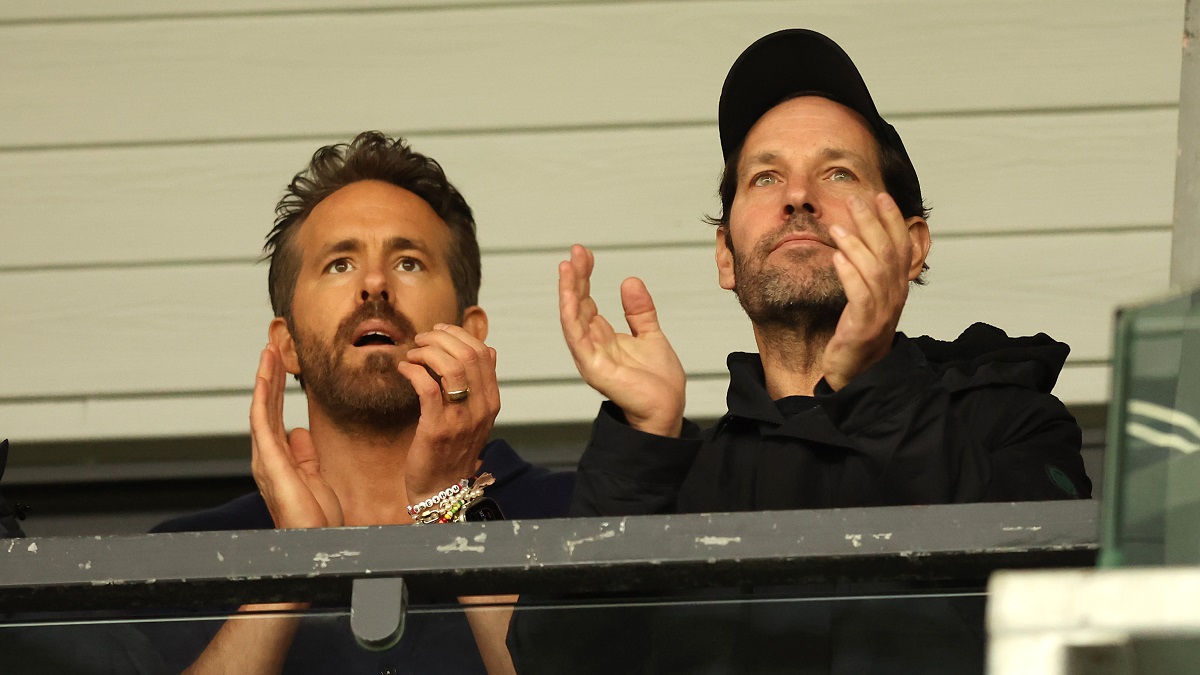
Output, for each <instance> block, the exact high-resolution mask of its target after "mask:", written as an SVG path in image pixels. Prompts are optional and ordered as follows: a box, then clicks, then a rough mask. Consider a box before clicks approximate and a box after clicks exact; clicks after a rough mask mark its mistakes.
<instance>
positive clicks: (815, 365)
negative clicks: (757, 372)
mask: <svg viewBox="0 0 1200 675" xmlns="http://www.w3.org/2000/svg"><path fill="white" fill-rule="evenodd" d="M831 337H833V330H832V329H828V328H817V327H813V326H807V325H805V326H802V327H800V328H797V327H796V326H794V325H793V326H780V325H759V324H755V325H754V340H755V342H757V343H758V351H759V355H760V356H761V358H762V365H763V374H764V376H765V380H766V385H767V393H768V394H769V395H770V396H771V398H772V399H775V400H779V399H781V398H783V397H785V396H812V395H813V390H814V389H815V388H816V386H817V382H820V381H821V377H823V376H824V371H823V370H822V367H821V356H822V355H823V354H824V352H825V345H827V344H828V343H829V339H830V338H831Z"/></svg>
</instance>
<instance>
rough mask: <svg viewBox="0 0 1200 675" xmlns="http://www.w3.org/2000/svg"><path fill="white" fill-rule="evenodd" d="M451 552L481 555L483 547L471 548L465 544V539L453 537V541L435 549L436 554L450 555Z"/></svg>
mask: <svg viewBox="0 0 1200 675" xmlns="http://www.w3.org/2000/svg"><path fill="white" fill-rule="evenodd" d="M452 551H461V552H463V553H468V552H469V553H483V551H484V547H483V546H472V545H470V544H469V543H467V538H466V537H455V538H454V541H453V542H451V543H449V544H442V545H441V546H438V547H437V552H438V553H450V552H452Z"/></svg>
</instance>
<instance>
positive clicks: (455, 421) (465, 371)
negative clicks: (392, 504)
mask: <svg viewBox="0 0 1200 675" xmlns="http://www.w3.org/2000/svg"><path fill="white" fill-rule="evenodd" d="M416 343H417V346H416V348H414V349H411V350H409V352H408V355H407V356H406V357H405V358H406V359H407V360H406V361H402V362H401V363H400V364H399V366H398V368H399V370H400V374H402V375H404V376H405V377H407V378H408V380H409V382H412V385H413V388H414V389H416V392H417V395H418V396H419V397H420V400H421V418H420V420H419V421H418V422H417V430H416V433H415V436H414V437H413V441H412V445H411V446H409V450H408V458H407V460H406V461H405V465H404V472H405V487H406V489H407V491H408V502H409V503H410V504H415V503H417V502H419V501H421V500H423V499H425V498H427V497H430V496H432V495H434V494H436V493H437V492H438V490H441V489H443V488H447V487H449V486H450V485H452V484H454V483H457V482H458V481H459V480H461V479H463V478H468V477H470V476H474V475H475V471H476V470H477V468H478V465H479V452H480V450H482V449H483V446H484V444H485V443H487V440H488V436H489V435H490V434H491V433H492V425H493V424H494V423H495V421H496V415H497V414H499V413H500V386H499V385H498V384H497V382H496V350H495V349H492V348H491V347H488V346H487V345H485V344H484V343H483V342H482V341H480V340H478V339H476V338H475V337H474V336H473V335H471V334H470V333H468V332H467V331H466V330H464V329H463V328H461V327H460V326H451V325H447V324H438V325H437V326H435V327H434V329H433V330H431V331H429V332H427V333H421V334H419V335H417V336H416ZM430 371H433V372H434V373H437V374H438V375H439V376H440V377H441V382H440V383H439V382H438V380H437V379H436V378H435V377H434V376H433V375H431V374H430ZM454 391H468V392H469V393H468V394H467V396H466V398H465V399H464V400H461V401H451V400H449V399H448V398H447V396H446V395H445V394H444V393H443V392H454Z"/></svg>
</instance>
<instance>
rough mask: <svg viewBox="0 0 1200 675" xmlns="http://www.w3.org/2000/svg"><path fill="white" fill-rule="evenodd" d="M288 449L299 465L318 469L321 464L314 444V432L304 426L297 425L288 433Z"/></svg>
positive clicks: (308, 468) (313, 469)
mask: <svg viewBox="0 0 1200 675" xmlns="http://www.w3.org/2000/svg"><path fill="white" fill-rule="evenodd" d="M288 449H290V450H291V452H292V461H293V462H294V463H295V465H296V466H297V467H303V468H304V469H306V470H309V471H316V470H317V467H318V466H319V464H320V461H319V460H318V458H317V449H316V447H314V446H313V442H312V434H310V433H308V429H305V428H304V427H296V428H295V429H292V431H291V433H289V434H288Z"/></svg>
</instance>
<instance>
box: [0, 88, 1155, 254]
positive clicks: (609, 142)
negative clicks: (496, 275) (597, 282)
mask: <svg viewBox="0 0 1200 675" xmlns="http://www.w3.org/2000/svg"><path fill="white" fill-rule="evenodd" d="M1175 126H1176V113H1175V111H1174V110H1151V111H1131V112H1099V113H1075V114H1053V115H1046V114H1036V115H1020V116H1009V115H984V116H978V117H975V116H972V117H936V118H920V119H910V120H904V121H903V122H902V123H901V124H900V129H901V131H902V132H903V133H904V135H905V138H906V141H907V143H908V145H909V148H910V151H911V153H912V156H913V157H914V161H915V162H916V163H917V165H918V167H919V169H920V172H921V176H922V183H923V186H924V189H925V194H926V198H927V201H928V202H929V203H930V204H931V205H932V206H933V209H934V210H933V218H932V221H931V222H932V226H933V230H934V232H935V235H936V236H945V235H950V234H953V235H961V234H964V233H969V232H976V231H1020V230H1029V229H1042V230H1044V229H1066V228H1083V227H1090V228H1113V227H1139V226H1146V225H1156V226H1164V225H1167V224H1169V223H1170V222H1171V207H1172V189H1173V185H1174V182H1173V176H1174V170H1175V154H1174V147H1175V136H1176V131H1175ZM338 140H345V139H335V138H329V139H321V140H315V139H314V140H305V141H279V142H268V143H232V144H216V145H197V146H168V147H151V148H102V149H88V150H52V151H41V152H9V153H0V203H2V204H5V208H4V209H2V210H0V231H2V232H5V233H6V234H5V239H4V245H3V246H0V268H3V267H13V266H19V267H33V266H40V265H75V264H106V263H121V262H151V261H164V260H206V259H247V260H248V259H250V258H252V257H254V256H255V255H256V253H257V252H258V250H259V247H260V246H261V244H262V240H263V236H264V235H265V234H266V233H267V231H268V230H269V229H270V225H271V222H272V219H273V215H274V214H273V209H274V205H275V202H276V200H277V199H278V197H279V195H280V194H281V193H282V188H283V186H284V185H285V183H286V182H287V181H288V180H289V179H290V177H291V176H292V174H294V173H295V172H296V171H298V170H300V169H301V168H302V167H303V166H304V164H305V163H306V162H307V159H308V157H309V156H311V154H312V152H313V151H314V150H315V149H316V148H317V147H318V146H319V145H320V144H322V143H326V142H336V141H338ZM411 140H412V143H413V146H414V147H415V148H416V149H417V150H419V151H422V152H426V153H428V154H429V155H430V156H432V157H434V158H435V159H437V160H438V161H440V162H441V163H442V164H443V166H445V168H446V170H447V173H448V175H449V176H450V178H451V180H452V181H454V182H455V183H456V184H457V185H458V186H459V187H460V188H461V189H462V190H463V193H464V194H465V195H466V196H467V198H468V200H469V201H470V203H471V204H472V206H473V207H474V209H475V212H476V218H477V220H478V222H479V237H480V241H481V243H482V245H483V248H484V250H493V251H494V250H506V251H513V250H520V249H542V250H545V249H556V248H557V249H565V247H567V246H569V245H570V244H571V243H574V242H587V243H589V244H592V245H630V244H636V245H646V244H661V243H701V242H704V243H707V242H708V241H710V240H711V238H712V229H711V228H710V227H708V226H706V225H704V224H702V223H701V222H700V218H701V216H702V215H703V214H704V213H706V212H707V213H716V211H717V200H716V197H715V193H716V183H717V174H718V172H719V171H720V165H719V160H718V158H717V151H716V148H717V133H716V128H715V126H710V125H702V126H698V127H676V128H664V129H612V130H593V131H566V132H529V133H517V134H491V135H483V136H458V135H420V136H417V137H415V138H413V139H411Z"/></svg>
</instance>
